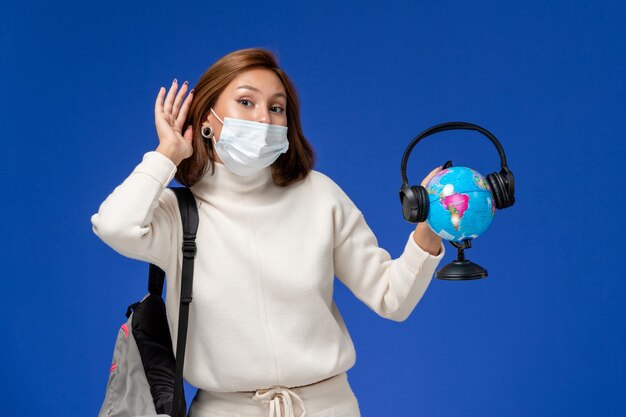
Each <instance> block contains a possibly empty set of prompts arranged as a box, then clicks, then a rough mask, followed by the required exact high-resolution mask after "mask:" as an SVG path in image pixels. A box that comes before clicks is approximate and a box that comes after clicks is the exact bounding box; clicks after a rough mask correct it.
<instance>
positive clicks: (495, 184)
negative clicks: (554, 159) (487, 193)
mask: <svg viewBox="0 0 626 417" xmlns="http://www.w3.org/2000/svg"><path fill="white" fill-rule="evenodd" d="M456 129H461V130H475V131H477V132H480V133H482V134H483V135H484V136H487V138H489V140H491V142H492V143H493V144H494V145H495V147H496V149H497V150H498V154H500V166H501V167H502V169H501V170H500V173H495V172H494V173H491V174H489V175H487V184H489V188H490V189H491V194H492V195H493V200H494V202H495V205H496V208H497V209H504V208H507V207H510V206H512V205H513V203H515V196H514V194H515V181H514V179H513V173H512V172H511V171H510V170H509V168H508V167H507V166H506V156H505V155H504V150H503V149H502V146H501V145H500V142H498V139H496V137H495V136H494V135H492V134H491V133H490V132H489V131H487V130H486V129H484V128H482V127H480V126H477V125H475V124H472V123H466V122H446V123H441V124H438V125H435V126H433V127H431V128H428V129H426V130H424V131H423V132H422V133H420V134H419V135H417V136H416V137H415V139H413V141H412V142H411V143H410V144H409V146H408V147H407V148H406V150H405V151H404V155H403V156H402V165H401V167H400V173H401V174H402V187H401V188H400V203H402V215H403V216H404V219H405V220H407V221H409V222H411V223H419V222H423V221H426V219H427V218H428V210H429V208H430V201H429V198H428V192H427V191H426V188H424V187H422V186H421V185H411V186H409V181H408V180H407V178H406V164H407V161H408V159H409V155H410V154H411V151H412V150H413V148H414V147H415V145H417V142H419V141H420V140H422V139H424V138H425V137H427V136H430V135H434V134H435V133H439V132H445V131H446V130H456ZM450 166H452V161H448V162H446V163H445V164H444V165H443V166H442V169H446V168H448V167H450Z"/></svg>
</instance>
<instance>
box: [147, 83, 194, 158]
mask: <svg viewBox="0 0 626 417" xmlns="http://www.w3.org/2000/svg"><path fill="white" fill-rule="evenodd" d="M187 84H188V83H187V81H185V82H184V83H183V86H182V87H181V88H180V91H178V94H176V90H177V89H178V82H177V81H176V79H174V81H173V82H172V86H171V87H170V90H169V91H168V93H167V97H165V101H164V96H165V87H161V88H160V89H159V94H158V95H157V98H156V102H155V104H154V123H155V125H156V130H157V135H158V136H159V146H158V147H157V149H156V150H157V152H160V153H162V154H163V155H165V156H167V157H168V158H170V159H171V160H172V162H174V163H175V164H176V165H177V166H178V164H180V162H181V161H182V160H183V159H186V158H189V157H190V156H191V155H192V154H193V146H192V140H193V131H192V127H191V125H189V126H187V129H186V130H185V133H184V134H183V133H182V126H183V124H184V123H185V119H186V117H187V111H188V110H189V106H190V105H191V100H193V90H191V91H190V92H189V94H188V95H187V98H185V101H184V102H183V97H184V95H185V92H186V91H187ZM181 102H182V105H181Z"/></svg>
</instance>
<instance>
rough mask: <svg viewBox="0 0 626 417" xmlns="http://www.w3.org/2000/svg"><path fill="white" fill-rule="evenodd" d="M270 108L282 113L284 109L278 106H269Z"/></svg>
mask: <svg viewBox="0 0 626 417" xmlns="http://www.w3.org/2000/svg"><path fill="white" fill-rule="evenodd" d="M270 110H271V111H273V112H274V113H282V112H284V111H285V109H283V108H282V107H279V106H272V107H270Z"/></svg>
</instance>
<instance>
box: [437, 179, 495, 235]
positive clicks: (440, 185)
mask: <svg viewBox="0 0 626 417" xmlns="http://www.w3.org/2000/svg"><path fill="white" fill-rule="evenodd" d="M426 190H427V191H428V199H429V204H430V207H429V211H428V218H427V219H426V223H428V226H430V228H431V229H432V231H433V232H435V233H436V234H438V235H439V236H441V237H442V238H443V239H446V240H449V241H453V242H461V241H464V240H468V239H475V238H477V237H478V236H480V235H481V234H482V233H483V232H484V231H485V230H487V228H488V227H489V225H490V224H491V221H492V220H493V216H494V214H495V210H496V207H495V204H494V202H493V195H492V194H491V188H490V187H489V184H488V183H487V180H486V179H485V177H483V176H482V175H481V174H480V173H479V172H477V171H474V170H473V169H471V168H467V167H450V168H447V169H444V170H441V171H440V172H438V173H437V175H435V176H434V177H433V178H432V179H431V180H430V181H429V182H428V184H427V185H426Z"/></svg>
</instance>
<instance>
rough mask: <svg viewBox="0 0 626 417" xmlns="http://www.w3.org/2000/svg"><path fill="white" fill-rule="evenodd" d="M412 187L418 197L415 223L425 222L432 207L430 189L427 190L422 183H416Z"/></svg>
mask: <svg viewBox="0 0 626 417" xmlns="http://www.w3.org/2000/svg"><path fill="white" fill-rule="evenodd" d="M411 189H412V190H413V193H415V198H416V204H415V207H416V211H415V221H414V222H413V223H421V222H424V221H426V219H427V218H428V211H429V209H430V205H429V201H428V191H426V188H424V187H422V186H421V185H414V186H412V187H411Z"/></svg>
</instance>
